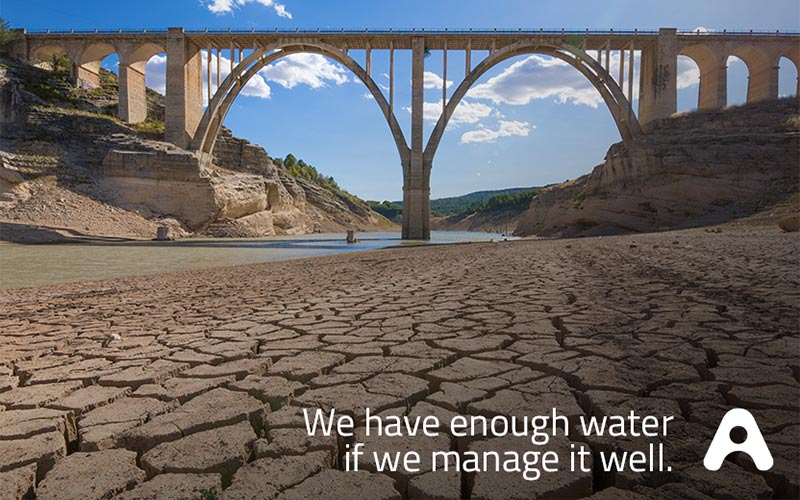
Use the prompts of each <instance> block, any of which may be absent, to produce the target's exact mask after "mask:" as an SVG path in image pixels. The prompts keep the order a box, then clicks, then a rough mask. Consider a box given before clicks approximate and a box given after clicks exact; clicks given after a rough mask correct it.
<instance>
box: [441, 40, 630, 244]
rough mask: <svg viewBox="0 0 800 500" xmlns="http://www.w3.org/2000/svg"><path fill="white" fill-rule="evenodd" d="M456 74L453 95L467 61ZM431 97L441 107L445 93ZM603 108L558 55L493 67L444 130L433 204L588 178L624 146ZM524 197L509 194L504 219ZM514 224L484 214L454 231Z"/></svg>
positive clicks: (614, 66) (615, 69)
mask: <svg viewBox="0 0 800 500" xmlns="http://www.w3.org/2000/svg"><path fill="white" fill-rule="evenodd" d="M592 55H594V54H592ZM627 55H628V54H626V57H625V68H624V71H625V74H626V76H627V73H628V71H627V70H628V62H629V58H628V57H627ZM473 56H474V54H473ZM612 56H613V57H612V60H611V62H610V71H609V73H611V74H612V75H614V76H615V78H616V75H618V74H619V70H620V66H619V59H620V58H619V54H618V53H617V52H615V53H614V54H612ZM562 57H568V56H567V55H566V54H563V53H562ZM453 69H455V71H453V72H451V73H450V75H453V74H455V75H457V77H456V78H455V80H456V81H455V83H454V85H453V90H455V89H456V85H458V84H459V83H461V82H460V80H461V78H463V76H464V75H463V72H464V66H463V63H461V61H460V60H457V61H456V64H455V67H454V68H453ZM626 83H627V82H626ZM432 93H433V94H434V95H437V96H438V97H439V104H441V87H438V88H437V89H436V90H434V91H433V92H432ZM604 106H605V101H604V99H603V97H602V95H601V93H600V92H599V91H598V90H597V88H595V86H594V85H592V83H591V82H590V81H589V80H588V79H587V78H586V77H585V75H584V74H583V73H582V72H581V71H580V70H577V69H576V68H574V67H573V66H572V65H571V64H568V63H567V62H565V61H563V60H562V59H560V58H559V57H557V56H552V55H549V54H541V53H538V52H533V53H522V54H518V55H515V56H513V57H510V58H508V59H506V60H505V61H503V62H500V63H498V64H496V65H494V66H493V67H492V68H490V69H488V70H487V71H486V72H484V73H483V74H482V75H481V76H480V77H479V78H477V79H476V80H475V81H474V82H473V85H472V86H471V87H470V89H469V90H468V91H467V92H466V94H465V95H464V97H463V99H462V100H461V102H460V103H459V104H458V106H456V107H455V109H454V110H453V115H452V116H451V119H450V121H449V122H448V124H447V126H446V127H444V132H443V134H442V137H441V142H440V145H439V146H438V147H437V150H436V154H435V157H431V160H432V164H431V171H430V173H431V193H432V196H433V198H442V197H445V198H446V197H451V196H460V195H463V194H466V193H471V192H478V191H486V190H505V189H509V188H531V187H537V186H543V185H550V184H554V183H560V182H563V181H565V180H569V179H574V178H577V177H579V176H581V175H584V174H586V173H588V172H589V171H590V170H591V167H593V166H594V165H596V164H597V163H598V160H602V158H603V156H604V155H605V153H606V152H607V150H608V148H609V146H610V145H611V144H613V143H616V142H618V141H619V140H620V135H619V131H618V129H617V128H616V125H615V121H614V116H613V115H612V114H611V113H610V112H609V111H608V110H607V108H606V107H604ZM437 119H438V116H437V117H436V118H434V123H435V122H436V120H437ZM578 141H580V144H581V147H579V148H576V147H575V144H576V142H578ZM533 151H535V153H532V152H533ZM521 199H522V198H519V197H510V195H509V199H508V200H506V202H507V203H508V205H507V208H503V212H504V214H506V213H510V212H513V211H514V210H516V207H513V206H512V204H513V203H521V204H523V205H524V202H521V201H520V200H521ZM520 206H521V205H520ZM433 207H434V209H432V210H434V211H436V210H438V211H439V212H438V213H437V214H435V215H439V216H448V217H450V216H455V215H456V214H455V213H451V212H448V208H447V205H437V204H434V205H433ZM457 219H458V217H456V218H454V219H451V221H453V220H457ZM509 220H512V219H511V218H510V216H509V218H506V217H505V215H504V216H503V217H501V218H497V219H491V218H488V217H484V216H482V215H481V214H480V213H479V214H478V215H477V216H476V217H474V218H469V219H464V220H461V221H459V222H458V224H459V226H457V227H462V226H461V225H467V226H468V227H470V228H471V229H473V230H492V231H493V232H499V233H505V232H507V231H509V230H511V229H513V227H510V228H509V227H506V225H507V224H506V223H507V222H508V221H509ZM487 228H488V229H487Z"/></svg>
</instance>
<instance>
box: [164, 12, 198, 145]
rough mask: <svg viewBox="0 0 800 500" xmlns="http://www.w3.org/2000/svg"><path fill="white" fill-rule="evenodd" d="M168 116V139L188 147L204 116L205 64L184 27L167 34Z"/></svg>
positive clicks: (166, 127)
mask: <svg viewBox="0 0 800 500" xmlns="http://www.w3.org/2000/svg"><path fill="white" fill-rule="evenodd" d="M165 114H166V116H165V120H164V126H165V133H164V138H165V140H166V141H167V142H171V143H173V144H175V145H176V146H179V147H182V148H185V147H187V146H188V145H189V142H190V141H191V139H192V137H194V134H195V132H196V131H197V126H198V125H199V124H200V120H201V119H202V117H203V61H202V54H201V52H200V48H199V47H197V46H196V45H194V44H193V43H191V42H190V41H189V40H187V39H186V37H185V36H184V33H183V28H170V29H169V33H168V35H167V96H166V113H165Z"/></svg>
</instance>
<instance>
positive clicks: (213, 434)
mask: <svg viewBox="0 0 800 500" xmlns="http://www.w3.org/2000/svg"><path fill="white" fill-rule="evenodd" d="M798 243H800V240H798V238H797V236H796V235H790V234H782V233H779V232H777V231H771V230H752V231H743V230H742V231H736V232H725V233H721V234H719V233H708V232H703V231H685V232H670V233H661V234H650V235H637V236H625V237H610V238H593V239H581V240H554V241H519V242H508V243H495V244H492V243H483V244H465V245H453V246H440V247H413V248H401V249H392V250H384V251H376V252H366V253H359V254H350V255H340V256H332V257H324V258H316V259H307V260H298V261H291V262H281V263H269V264H263V265H253V266H244V267H234V268H219V269H210V270H203V271H191V272H182V273H175V274H167V275H158V276H149V277H133V278H127V279H118V280H112V281H102V282H87V283H77V284H65V285H59V286H51V287H43V288H32V289H23V290H6V291H2V292H0V498H2V499H6V498H10V499H19V498H41V499H71V498H75V499H84V500H89V499H110V498H120V499H156V498H157V499H191V498H206V499H208V498H219V499H226V500H231V499H244V498H260V499H273V498H276V499H295V498H313V497H316V496H318V495H322V494H324V495H326V498H346V499H348V500H350V499H352V498H353V497H354V495H359V496H360V497H361V498H386V499H390V498H402V497H408V498H436V499H449V498H462V497H467V498H469V497H471V498H474V499H478V498H482V499H483V498H486V499H494V498H588V497H591V498H595V499H612V498H613V499H645V498H648V499H649V498H662V499H667V498H693V499H704V498H745V499H750V498H752V499H756V498H769V497H773V498H783V497H788V498H791V497H796V496H797V495H798V494H799V493H800V468H798V457H799V456H800V418H799V417H800V414H799V413H798V412H799V411H800V382H799V381H798V377H799V376H800V366H799V365H800V332H799V331H798V325H799V324H800V266H798V246H799V245H798ZM553 406H556V407H557V408H558V409H559V410H560V411H561V412H562V413H563V414H565V415H567V416H568V417H569V418H570V422H572V423H573V425H574V423H575V421H576V420H575V419H576V418H578V417H580V416H581V415H597V416H602V415H615V414H621V415H625V414H627V412H629V411H630V410H635V411H637V412H645V413H651V414H663V415H672V416H674V420H673V421H672V422H671V424H670V427H669V433H668V436H667V437H666V438H664V439H663V443H664V445H665V448H666V460H667V461H668V463H669V465H670V466H671V467H672V470H671V471H669V472H667V471H664V472H653V473H630V472H620V473H610V472H609V473H606V472H601V471H600V470H599V469H598V468H597V467H595V468H594V471H593V472H591V473H568V472H566V473H565V472H559V473H556V474H550V475H546V476H543V477H542V478H541V479H540V480H539V481H535V482H530V481H524V480H523V479H522V478H521V477H520V476H519V475H518V474H511V475H509V474H496V473H488V472H487V473H477V474H473V473H466V472H465V473H458V472H455V473H453V472H452V471H451V472H447V473H445V472H442V471H430V467H427V466H426V467H423V468H422V470H421V471H420V472H419V473H416V474H410V473H402V474H401V473H393V474H384V473H379V472H376V471H375V470H374V469H366V470H361V471H359V472H345V471H344V470H343V469H344V465H343V453H344V451H345V447H346V445H347V444H349V441H348V440H347V439H334V438H325V437H322V436H320V437H309V436H307V435H306V433H305V429H304V424H303V417H302V411H301V409H302V408H304V407H322V408H336V409H337V410H339V411H342V412H352V413H355V414H356V415H358V414H359V412H361V411H363V409H365V408H370V409H371V410H372V411H374V412H385V414H392V415H410V416H412V417H413V416H424V415H437V416H438V417H439V418H440V419H442V420H444V421H446V420H447V419H449V418H450V417H451V416H453V415H456V414H463V415H486V416H493V415H508V416H512V415H517V416H522V415H540V414H546V413H548V410H549V409H550V408H552V407H553ZM733 407H743V408H747V409H749V410H751V411H752V413H753V414H754V416H755V418H756V420H757V421H758V422H759V425H760V426H761V429H762V431H763V433H764V436H765V439H766V441H767V443H768V444H769V447H770V450H771V451H772V454H773V455H774V457H775V466H774V467H773V468H772V470H770V471H768V472H760V471H758V470H757V469H756V468H755V466H754V464H753V463H752V462H751V461H749V460H748V459H747V457H746V456H744V455H742V456H739V455H732V456H731V457H729V459H728V460H727V461H726V463H725V465H724V466H723V468H722V469H721V470H720V471H719V472H717V473H709V472H708V471H706V470H705V469H704V468H703V467H702V457H703V455H704V454H705V449H706V447H707V445H708V443H709V441H710V438H711V436H712V435H713V432H714V430H715V428H716V426H717V425H718V423H719V421H720V419H721V418H722V415H724V414H725V412H726V411H727V410H728V409H730V408H733ZM361 425H363V422H359V423H358V426H361ZM446 431H447V429H443V432H442V435H441V436H440V437H438V438H435V439H422V440H420V438H401V439H394V440H391V439H387V440H380V439H374V438H366V437H364V438H363V440H364V441H366V443H367V446H368V447H369V448H370V449H371V450H386V451H391V450H405V449H417V450H428V449H432V448H438V449H447V450H453V451H456V452H458V453H462V454H463V453H466V452H468V451H469V450H482V449H484V450H485V449H493V448H497V447H500V448H504V449H514V448H523V447H524V443H520V442H519V441H515V442H511V441H509V440H508V438H502V437H493V436H485V437H483V438H456V437H453V436H450V435H448V434H447V432H446ZM360 432H362V431H361V430H360V428H359V429H356V435H357V436H359V435H360V434H359V433H360ZM569 439H571V440H572V441H573V443H570V442H569V441H567V440H566V438H562V439H561V440H557V441H554V442H553V443H551V444H552V447H554V448H564V449H566V448H567V447H568V446H569V445H570V444H574V443H575V442H576V441H582V443H578V444H580V445H581V446H588V447H589V449H590V450H591V452H592V454H593V455H596V453H598V452H599V451H603V450H610V449H619V450H637V449H641V447H642V442H641V441H640V440H637V439H636V438H633V437H629V438H617V439H615V438H609V437H585V438H583V437H580V436H578V435H577V433H576V434H575V435H570V438H569ZM351 441H352V440H351ZM512 441H513V440H512ZM528 445H530V443H528ZM595 458H596V457H595Z"/></svg>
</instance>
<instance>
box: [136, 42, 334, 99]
mask: <svg viewBox="0 0 800 500" xmlns="http://www.w3.org/2000/svg"><path fill="white" fill-rule="evenodd" d="M207 54H208V52H207V51H203V52H202V54H201V57H202V60H203V103H204V104H208V103H207V102H206V101H207V95H208V94H207V92H208V90H207V87H208V85H207V84H208V77H207V71H208V70H207V67H208V56H207ZM230 63H231V60H230V59H229V58H227V57H225V56H221V57H220V66H221V68H220V69H221V73H220V81H222V80H225V78H226V77H227V76H228V74H230V67H231V64H230ZM166 70H167V57H166V56H164V55H156V56H153V58H151V59H150V61H148V63H147V68H146V71H145V75H146V77H145V78H146V84H147V86H148V87H150V88H152V89H153V90H155V91H156V92H159V93H161V94H165V93H166ZM348 81H350V80H349V78H348V75H347V70H346V69H345V68H343V67H342V66H340V65H339V64H336V63H332V62H330V61H328V60H327V59H325V58H324V57H323V56H321V55H318V54H292V55H289V56H286V57H285V58H283V59H281V60H280V61H278V62H277V63H274V64H272V65H270V66H267V67H266V68H263V69H262V70H261V71H259V72H258V74H256V75H255V76H253V77H252V78H251V79H250V81H248V82H247V85H246V86H245V87H244V89H242V95H246V96H250V97H259V98H262V99H269V97H270V95H271V93H272V90H271V89H270V86H269V83H268V82H274V83H277V84H279V85H281V86H283V87H285V88H287V89H291V88H294V87H296V86H298V85H307V86H309V87H311V88H313V89H318V88H320V87H324V86H326V85H327V84H328V82H332V83H334V84H336V85H342V84H343V83H347V82H348ZM211 82H212V89H213V90H216V86H217V56H216V54H213V55H212V57H211Z"/></svg>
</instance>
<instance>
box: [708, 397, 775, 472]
mask: <svg viewBox="0 0 800 500" xmlns="http://www.w3.org/2000/svg"><path fill="white" fill-rule="evenodd" d="M736 427H741V428H743V429H744V430H745V431H747V438H746V439H745V440H744V441H742V442H741V443H734V442H733V440H732V439H731V430H732V429H734V428H736ZM734 451H741V452H744V453H747V454H748V455H750V458H752V459H753V462H754V463H755V464H756V467H757V468H758V470H760V471H765V470H769V469H771V468H772V463H773V461H772V454H771V453H770V452H769V449H768V448H767V443H766V442H765V441H764V436H762V435H761V429H759V428H758V424H756V419H754V418H753V415H752V414H751V413H750V412H749V411H747V410H743V409H741V408H734V409H733V410H730V411H729V412H728V413H726V414H725V416H724V417H722V422H720V423H719V427H718V428H717V433H716V434H714V439H712V440H711V446H709V447H708V451H707V452H706V457H705V458H704V459H703V465H704V466H705V468H706V469H708V470H714V471H716V470H719V469H720V467H722V462H723V461H725V458H726V457H727V456H728V455H730V454H731V453H733V452H734Z"/></svg>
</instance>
